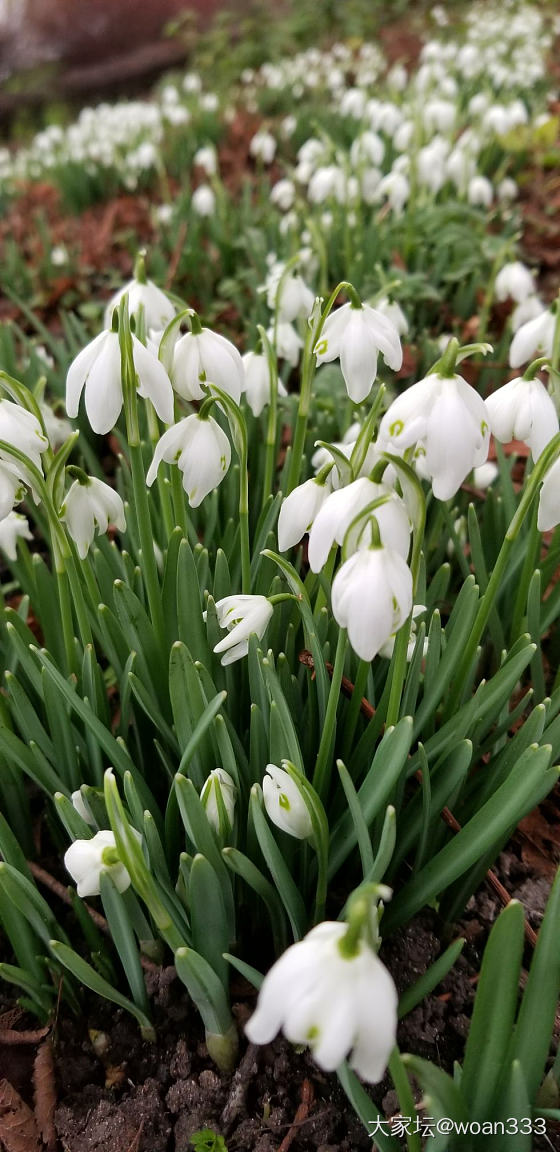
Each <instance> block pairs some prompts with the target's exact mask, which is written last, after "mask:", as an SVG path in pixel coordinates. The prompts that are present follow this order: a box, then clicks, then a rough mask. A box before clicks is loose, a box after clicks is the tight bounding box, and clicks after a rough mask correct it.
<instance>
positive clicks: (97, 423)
mask: <svg viewBox="0 0 560 1152" xmlns="http://www.w3.org/2000/svg"><path fill="white" fill-rule="evenodd" d="M105 335H106V336H107V339H106V340H105V342H104V344H103V345H102V348H101V351H100V353H99V355H98V356H97V358H96V361H95V364H94V365H93V367H92V368H91V370H90V373H89V376H88V378H87V380H86V390H85V402H86V413H87V418H88V420H89V422H90V424H91V427H92V428H93V431H94V432H97V434H98V435H99V436H103V435H105V434H106V433H107V432H110V431H111V429H112V428H114V427H115V424H116V423H117V420H118V418H119V416H120V411H121V408H122V405H123V394H122V384H121V353H120V347H119V337H118V335H117V333H116V332H108V333H106V334H105Z"/></svg>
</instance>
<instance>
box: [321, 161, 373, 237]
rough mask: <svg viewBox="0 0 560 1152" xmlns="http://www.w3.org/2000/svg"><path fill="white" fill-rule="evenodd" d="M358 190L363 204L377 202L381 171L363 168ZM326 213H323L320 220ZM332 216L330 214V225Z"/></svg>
mask: <svg viewBox="0 0 560 1152" xmlns="http://www.w3.org/2000/svg"><path fill="white" fill-rule="evenodd" d="M359 179H360V192H361V198H362V200H363V201H364V203H365V204H369V205H372V204H377V202H378V200H379V185H380V183H381V179H382V173H381V172H380V170H379V168H364V169H363V170H362V172H361V173H360V177H359ZM325 215H326V213H323V216H322V217H321V221H322V220H323V217H324V216H325ZM332 220H333V217H332V215H331V225H330V226H331V227H332Z"/></svg>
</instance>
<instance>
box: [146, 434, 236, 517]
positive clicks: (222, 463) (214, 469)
mask: <svg viewBox="0 0 560 1152" xmlns="http://www.w3.org/2000/svg"><path fill="white" fill-rule="evenodd" d="M162 460H166V461H167V463H168V464H177V466H178V468H179V469H180V471H181V472H182V473H183V488H184V489H185V492H186V493H187V496H188V498H189V503H190V505H191V507H192V508H198V506H199V504H201V503H202V501H203V500H204V497H205V496H207V495H208V493H209V492H212V490H213V489H214V488H217V487H218V484H221V482H222V480H223V478H224V476H225V474H226V472H227V470H228V468H229V465H230V461H231V445H230V442H229V440H228V438H227V436H226V434H225V432H224V431H223V429H222V428H220V425H219V424H218V423H217V422H216V421H215V420H213V419H212V417H211V416H209V417H207V418H204V417H201V416H200V415H199V414H194V415H192V416H185V418H184V420H179V423H178V424H175V425H174V426H173V428H168V429H167V432H164V434H163V436H162V437H161V438H160V440H159V441H158V443H157V445H156V450H155V452H154V458H153V460H152V463H151V464H150V467H149V469H148V475H147V476H146V483H147V485H148V487H150V486H151V485H152V484H153V482H154V480H155V478H156V476H157V472H158V468H159V466H160V464H161V462H162Z"/></svg>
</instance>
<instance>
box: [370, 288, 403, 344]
mask: <svg viewBox="0 0 560 1152" xmlns="http://www.w3.org/2000/svg"><path fill="white" fill-rule="evenodd" d="M375 309H376V311H377V312H381V315H382V316H384V317H385V319H386V320H390V322H391V324H392V325H393V327H394V328H396V330H397V332H398V334H399V336H406V334H407V332H408V320H407V318H406V316H405V314H404V312H403V310H402V308H401V306H400V304H398V303H397V301H396V300H390V299H389V297H388V296H381V298H380V299H379V300H376V302H375Z"/></svg>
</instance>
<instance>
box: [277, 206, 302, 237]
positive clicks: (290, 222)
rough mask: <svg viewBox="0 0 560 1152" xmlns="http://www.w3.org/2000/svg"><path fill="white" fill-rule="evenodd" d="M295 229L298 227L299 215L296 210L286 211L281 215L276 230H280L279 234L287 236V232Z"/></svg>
mask: <svg viewBox="0 0 560 1152" xmlns="http://www.w3.org/2000/svg"><path fill="white" fill-rule="evenodd" d="M297 229H299V217H298V214H297V212H295V211H290V212H286V213H285V215H284V216H282V217H281V219H280V222H279V224H278V231H279V232H280V235H281V236H287V235H288V233H289V232H295V231H296V230H297Z"/></svg>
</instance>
